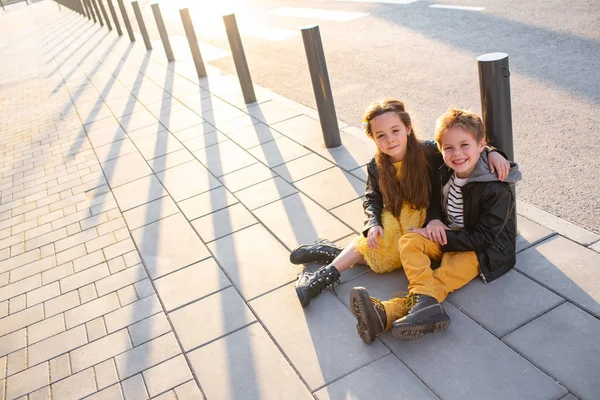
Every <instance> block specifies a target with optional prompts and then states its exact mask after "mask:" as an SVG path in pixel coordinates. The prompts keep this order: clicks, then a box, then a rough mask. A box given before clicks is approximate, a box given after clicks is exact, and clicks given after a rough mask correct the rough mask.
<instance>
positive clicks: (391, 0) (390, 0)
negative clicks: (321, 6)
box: [318, 0, 419, 4]
mask: <svg viewBox="0 0 600 400" xmlns="http://www.w3.org/2000/svg"><path fill="white" fill-rule="evenodd" d="M318 1H322V2H331V1H335V2H345V3H381V4H410V3H415V2H417V1H419V0H318Z"/></svg>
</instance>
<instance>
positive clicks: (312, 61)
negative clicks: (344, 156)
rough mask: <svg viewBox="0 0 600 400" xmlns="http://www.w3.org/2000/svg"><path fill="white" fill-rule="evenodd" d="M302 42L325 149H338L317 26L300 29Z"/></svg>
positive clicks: (331, 97) (333, 112) (336, 128)
mask: <svg viewBox="0 0 600 400" xmlns="http://www.w3.org/2000/svg"><path fill="white" fill-rule="evenodd" d="M302 40H303V41H304V50H305V51H306V59H307V60H308V70H309V71H310V78H311V80H312V85H313V91H314V92H315V99H316V101H317V109H318V111H319V120H320V122H321V130H322V131H323V140H324V141H325V147H327V148H332V147H338V146H340V145H341V144H342V139H341V137H340V129H339V127H338V122H337V116H336V114H335V106H334V104H333V94H332V93H331V85H330V83H329V74H328V73H327V63H326V61H325V53H324V52H323V43H322V42H321V33H320V32H319V25H314V26H310V27H306V28H302Z"/></svg>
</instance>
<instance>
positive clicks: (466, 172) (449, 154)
mask: <svg viewBox="0 0 600 400" xmlns="http://www.w3.org/2000/svg"><path fill="white" fill-rule="evenodd" d="M440 145H441V147H442V155H443V156H444V162H445V163H446V165H447V166H449V167H450V168H451V169H453V170H454V172H456V176H458V177H459V178H468V177H469V176H471V173H472V172H473V170H474V169H475V165H476V164H477V161H479V156H480V155H481V152H482V151H483V149H484V148H485V139H482V140H481V142H480V143H477V141H476V140H475V138H474V137H473V134H471V133H470V132H467V131H466V130H464V129H463V128H461V127H458V126H455V127H454V128H452V129H449V130H448V131H447V132H446V133H444V134H443V135H442V137H441V138H440Z"/></svg>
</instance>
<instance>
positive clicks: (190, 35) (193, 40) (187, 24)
mask: <svg viewBox="0 0 600 400" xmlns="http://www.w3.org/2000/svg"><path fill="white" fill-rule="evenodd" d="M179 15H180V16H181V22H182V23H183V29H184V30H185V36H186V37H187V40H188V43H189V45H190V51H191V52H192V58H193V59H194V65H195V66H196V72H197V73H198V78H204V77H205V76H206V68H205V67H204V61H203V60H202V54H200V47H198V38H197V37H196V31H195V30H194V24H192V18H191V17H190V10H188V9H187V8H182V9H181V10H179Z"/></svg>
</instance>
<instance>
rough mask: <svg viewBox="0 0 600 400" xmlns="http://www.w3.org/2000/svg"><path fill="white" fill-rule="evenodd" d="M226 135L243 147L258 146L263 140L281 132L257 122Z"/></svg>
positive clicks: (266, 140)
mask: <svg viewBox="0 0 600 400" xmlns="http://www.w3.org/2000/svg"><path fill="white" fill-rule="evenodd" d="M227 136H228V137H229V138H230V139H231V140H233V141H234V142H236V143H237V144H238V145H240V146H241V147H243V148H244V149H249V148H251V147H254V146H258V145H260V144H262V143H265V142H270V141H271V140H274V139H277V138H279V137H281V133H279V132H277V131H275V130H273V129H271V128H270V127H269V126H268V125H265V124H263V123H257V124H253V125H250V126H248V127H245V128H242V129H238V130H236V131H234V132H230V133H228V134H227Z"/></svg>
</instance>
